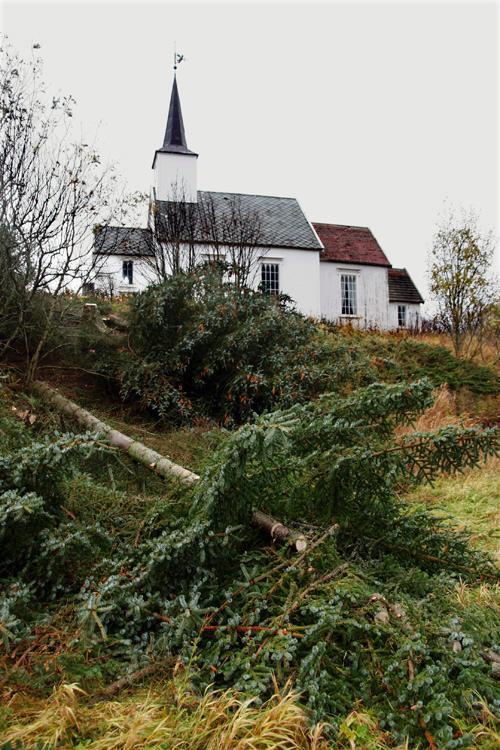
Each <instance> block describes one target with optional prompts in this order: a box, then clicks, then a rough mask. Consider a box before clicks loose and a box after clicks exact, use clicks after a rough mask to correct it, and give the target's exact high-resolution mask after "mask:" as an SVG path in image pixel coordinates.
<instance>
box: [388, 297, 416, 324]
mask: <svg viewBox="0 0 500 750" xmlns="http://www.w3.org/2000/svg"><path fill="white" fill-rule="evenodd" d="M400 305H404V307H405V308H406V325H405V326H404V327H405V328H410V329H412V330H413V329H417V328H420V323H421V312H420V308H421V305H416V304H410V303H408V302H389V328H390V329H394V328H399V327H400V326H399V320H398V307H399V306H400Z"/></svg>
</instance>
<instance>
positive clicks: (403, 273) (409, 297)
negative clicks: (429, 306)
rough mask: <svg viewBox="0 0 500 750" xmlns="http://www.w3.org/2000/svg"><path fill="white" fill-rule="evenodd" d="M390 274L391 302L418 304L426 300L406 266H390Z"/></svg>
mask: <svg viewBox="0 0 500 750" xmlns="http://www.w3.org/2000/svg"><path fill="white" fill-rule="evenodd" d="M388 275H389V279H388V280H389V302H409V303H411V304H417V305H418V304H422V303H423V302H424V300H423V298H422V296H421V294H420V292H419V291H418V289H417V287H416V286H415V284H414V283H413V281H412V279H411V277H410V274H409V273H408V271H407V270H406V268H389V270H388Z"/></svg>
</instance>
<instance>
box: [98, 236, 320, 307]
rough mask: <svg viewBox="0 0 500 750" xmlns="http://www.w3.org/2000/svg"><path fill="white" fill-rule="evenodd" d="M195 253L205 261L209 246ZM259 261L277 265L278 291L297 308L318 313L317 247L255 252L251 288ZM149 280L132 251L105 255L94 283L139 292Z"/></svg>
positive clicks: (258, 274)
mask: <svg viewBox="0 0 500 750" xmlns="http://www.w3.org/2000/svg"><path fill="white" fill-rule="evenodd" d="M184 253H186V250H185V249H184ZM198 256H199V261H200V262H203V261H205V260H206V259H207V258H208V257H210V247H209V246H206V245H200V246H199V249H198ZM124 261H132V262H133V283H132V284H129V283H128V280H127V278H125V277H124V275H123V262H124ZM262 263H275V264H277V265H278V266H279V288H280V292H284V293H285V294H288V295H289V296H290V297H291V298H292V299H293V300H294V301H295V303H296V306H297V309H298V310H299V312H301V313H303V314H304V315H309V316H312V317H315V318H319V317H320V301H319V294H318V292H319V283H320V268H319V266H320V263H319V250H292V249H287V248H269V249H266V251H265V252H264V253H262V255H259V256H257V255H256V261H255V272H254V275H253V286H254V288H255V289H257V287H258V286H259V284H260V283H261V264H262ZM152 281H153V273H152V269H151V268H150V266H149V265H148V262H147V261H146V260H144V259H141V258H139V257H137V256H133V255H107V256H106V258H105V259H104V261H103V263H102V265H101V268H100V271H99V279H98V280H97V282H96V287H97V288H101V289H105V290H109V289H110V288H112V289H113V292H114V293H115V294H134V293H137V292H141V291H142V290H143V289H145V288H146V287H147V286H148V285H149V284H150V283H151V282H152Z"/></svg>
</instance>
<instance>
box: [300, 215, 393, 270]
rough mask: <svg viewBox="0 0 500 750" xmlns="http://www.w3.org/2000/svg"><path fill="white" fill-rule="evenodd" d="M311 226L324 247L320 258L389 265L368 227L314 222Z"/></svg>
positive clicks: (370, 264)
mask: <svg viewBox="0 0 500 750" xmlns="http://www.w3.org/2000/svg"><path fill="white" fill-rule="evenodd" d="M313 227H314V229H315V230H316V232H317V234H318V236H319V238H320V240H321V242H322V243H323V245H324V247H325V249H324V251H323V252H322V253H321V256H320V260H322V261H333V262H337V263H356V264H359V265H369V266H387V267H390V265H391V264H390V263H389V261H388V259H387V258H386V256H385V254H384V251H383V250H382V248H381V247H380V245H379V244H378V242H377V240H376V239H375V237H374V236H373V234H372V232H371V230H370V229H368V227H353V226H348V225H344V224H319V223H316V222H313Z"/></svg>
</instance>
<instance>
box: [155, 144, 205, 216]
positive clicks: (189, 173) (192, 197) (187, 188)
mask: <svg viewBox="0 0 500 750" xmlns="http://www.w3.org/2000/svg"><path fill="white" fill-rule="evenodd" d="M197 162H198V157H197V156H195V155H190V154H169V153H162V152H158V153H157V154H156V156H155V166H154V169H153V173H154V186H155V190H156V198H157V199H158V200H160V201H168V200H181V199H184V200H186V201H188V202H190V203H195V202H196V201H197V192H196V191H197Z"/></svg>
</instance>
